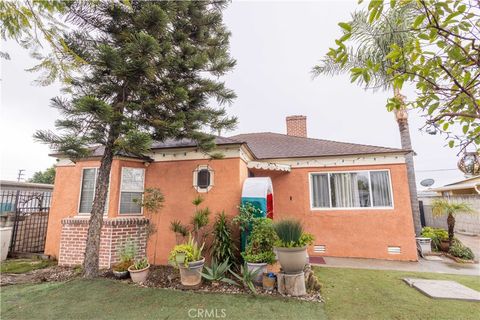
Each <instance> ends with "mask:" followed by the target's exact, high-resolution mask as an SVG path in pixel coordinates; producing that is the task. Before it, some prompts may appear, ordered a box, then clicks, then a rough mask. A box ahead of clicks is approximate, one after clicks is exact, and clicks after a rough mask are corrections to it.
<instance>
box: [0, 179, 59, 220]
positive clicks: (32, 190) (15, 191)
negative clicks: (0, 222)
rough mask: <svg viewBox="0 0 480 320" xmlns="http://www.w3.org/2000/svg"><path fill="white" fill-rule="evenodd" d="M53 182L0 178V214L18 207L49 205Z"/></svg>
mask: <svg viewBox="0 0 480 320" xmlns="http://www.w3.org/2000/svg"><path fill="white" fill-rule="evenodd" d="M52 191H53V184H44V183H30V182H17V181H7V180H0V214H1V213H3V212H10V211H15V206H17V208H28V209H30V208H41V207H48V205H49V201H50V193H51V192H52Z"/></svg>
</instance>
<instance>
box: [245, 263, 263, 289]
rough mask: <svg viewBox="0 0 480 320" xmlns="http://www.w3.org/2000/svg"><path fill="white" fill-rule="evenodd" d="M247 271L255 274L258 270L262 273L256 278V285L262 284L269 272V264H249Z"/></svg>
mask: <svg viewBox="0 0 480 320" xmlns="http://www.w3.org/2000/svg"><path fill="white" fill-rule="evenodd" d="M247 269H248V271H250V272H255V271H256V270H259V269H260V271H259V272H258V273H257V276H256V277H255V283H258V284H261V283H262V280H263V274H264V273H266V272H267V264H266V263H264V262H263V263H252V262H247Z"/></svg>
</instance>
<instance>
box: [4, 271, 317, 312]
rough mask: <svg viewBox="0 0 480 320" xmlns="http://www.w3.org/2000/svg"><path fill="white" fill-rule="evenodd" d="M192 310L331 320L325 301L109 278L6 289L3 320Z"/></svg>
mask: <svg viewBox="0 0 480 320" xmlns="http://www.w3.org/2000/svg"><path fill="white" fill-rule="evenodd" d="M190 309H194V310H196V309H202V310H205V309H207V310H209V312H210V310H212V309H213V310H215V309H218V311H217V315H219V316H221V315H222V311H221V309H225V315H226V317H224V319H242V320H249V319H266V320H268V319H295V318H298V319H318V320H322V319H326V317H325V315H324V311H323V306H322V304H321V303H310V302H303V301H298V300H287V299H282V298H272V297H258V296H257V297H254V296H249V295H243V294H242V295H228V294H214V293H194V292H182V291H173V290H165V289H157V288H143V287H137V286H134V285H131V284H127V283H122V282H120V281H115V280H107V279H98V280H93V281H89V280H74V281H71V282H63V283H62V282H60V283H54V282H50V283H42V284H38V285H16V286H7V287H3V288H2V299H1V318H2V319H115V320H119V319H129V320H133V319H189V314H188V313H189V310H190ZM190 312H191V315H197V318H200V317H198V314H195V311H190ZM204 318H206V317H205V316H204ZM210 318H213V317H210Z"/></svg>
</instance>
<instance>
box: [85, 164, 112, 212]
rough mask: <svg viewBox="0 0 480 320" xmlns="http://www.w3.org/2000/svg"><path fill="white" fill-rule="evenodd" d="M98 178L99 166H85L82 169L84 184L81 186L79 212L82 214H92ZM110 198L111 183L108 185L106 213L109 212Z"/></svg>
mask: <svg viewBox="0 0 480 320" xmlns="http://www.w3.org/2000/svg"><path fill="white" fill-rule="evenodd" d="M97 178H98V168H84V169H83V170H82V184H81V186H80V203H79V205H78V213H79V214H81V215H86V214H90V213H91V212H92V207H93V200H94V198H95V191H96V185H97ZM109 199H110V185H109V186H108V192H107V198H106V201H105V209H104V212H103V213H104V214H105V215H106V214H107V213H108V208H109Z"/></svg>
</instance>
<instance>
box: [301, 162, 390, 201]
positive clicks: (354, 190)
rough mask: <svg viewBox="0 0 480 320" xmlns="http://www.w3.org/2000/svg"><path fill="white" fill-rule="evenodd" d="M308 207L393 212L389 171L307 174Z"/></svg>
mask: <svg viewBox="0 0 480 320" xmlns="http://www.w3.org/2000/svg"><path fill="white" fill-rule="evenodd" d="M310 179H311V181H310V182H311V183H310V189H311V190H310V194H311V200H310V201H311V207H312V208H313V209H323V208H344V209H355V208H392V207H393V200H392V190H391V182H390V172H389V171H388V170H375V171H352V172H328V173H323V172H322V173H311V174H310Z"/></svg>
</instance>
